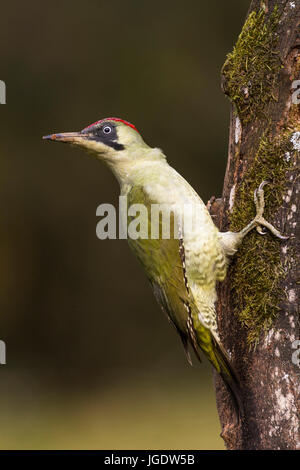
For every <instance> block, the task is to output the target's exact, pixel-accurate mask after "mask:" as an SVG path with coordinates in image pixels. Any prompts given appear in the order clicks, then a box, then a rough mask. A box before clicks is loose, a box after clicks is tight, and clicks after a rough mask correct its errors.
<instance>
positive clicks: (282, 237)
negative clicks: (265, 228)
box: [276, 234, 290, 240]
mask: <svg viewBox="0 0 300 470" xmlns="http://www.w3.org/2000/svg"><path fill="white" fill-rule="evenodd" d="M276 237H277V238H280V240H289V239H290V237H285V236H284V235H281V234H279V235H276Z"/></svg>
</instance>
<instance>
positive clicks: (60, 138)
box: [43, 132, 86, 143]
mask: <svg viewBox="0 0 300 470" xmlns="http://www.w3.org/2000/svg"><path fill="white" fill-rule="evenodd" d="M85 137H86V135H84V134H82V133H81V132H64V133H62V134H50V135H45V136H44V137H43V139H44V140H53V141H54V142H66V143H67V142H68V143H75V142H78V139H84V138H85Z"/></svg>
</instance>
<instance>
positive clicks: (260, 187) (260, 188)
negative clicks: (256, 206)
mask: <svg viewBox="0 0 300 470" xmlns="http://www.w3.org/2000/svg"><path fill="white" fill-rule="evenodd" d="M268 184H271V183H270V181H263V182H262V183H260V185H259V188H258V191H262V190H263V188H264V187H265V186H267V185H268ZM256 192H257V190H256Z"/></svg>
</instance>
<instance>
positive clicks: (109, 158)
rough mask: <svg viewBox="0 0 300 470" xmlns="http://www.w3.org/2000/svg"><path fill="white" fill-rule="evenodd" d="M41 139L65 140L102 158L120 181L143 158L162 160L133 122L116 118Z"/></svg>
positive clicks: (128, 174)
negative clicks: (76, 130) (77, 130)
mask: <svg viewBox="0 0 300 470" xmlns="http://www.w3.org/2000/svg"><path fill="white" fill-rule="evenodd" d="M43 139H45V140H49V141H54V142H64V143H69V144H71V145H74V146H78V147H81V148H83V149H84V150H86V151H87V152H89V153H91V154H93V155H94V156H96V157H97V158H98V159H99V160H103V161H104V162H105V163H106V164H107V165H108V166H109V167H110V168H111V169H112V171H113V172H114V174H115V175H116V177H117V178H118V180H119V181H120V183H122V182H124V181H125V180H126V179H128V178H129V177H130V176H132V175H133V170H134V168H137V167H138V166H140V164H143V162H144V161H146V160H147V161H157V160H165V156H164V155H163V153H162V152H161V150H159V149H152V148H150V147H149V146H148V145H147V144H145V142H144V141H143V139H142V137H141V135H140V134H139V132H138V130H137V129H136V127H135V126H134V125H133V124H130V123H129V122H127V121H124V120H123V119H119V118H106V119H101V120H100V121H97V122H94V123H93V124H90V125H89V126H87V127H85V128H84V129H83V130H82V131H79V132H64V133H60V134H51V135H47V136H45V137H43Z"/></svg>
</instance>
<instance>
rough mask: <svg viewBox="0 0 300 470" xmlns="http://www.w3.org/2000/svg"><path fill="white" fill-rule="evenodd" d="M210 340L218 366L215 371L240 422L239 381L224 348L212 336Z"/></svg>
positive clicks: (242, 411) (241, 409)
mask: <svg viewBox="0 0 300 470" xmlns="http://www.w3.org/2000/svg"><path fill="white" fill-rule="evenodd" d="M212 340H213V345H214V355H215V358H216V361H217V363H218V366H219V370H218V369H217V371H218V372H219V374H220V376H221V377H222V379H223V381H224V383H225V385H226V387H227V389H228V391H229V392H230V395H231V397H232V401H233V404H234V408H235V411H236V415H237V418H238V422H240V420H241V419H243V416H244V405H243V400H242V390H241V386H240V381H239V379H238V377H237V374H236V372H235V370H234V368H233V366H232V364H231V360H230V358H229V356H228V353H227V352H226V351H225V349H224V347H223V346H222V345H221V344H220V343H219V342H218V341H217V340H216V338H214V336H213V335H212Z"/></svg>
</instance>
